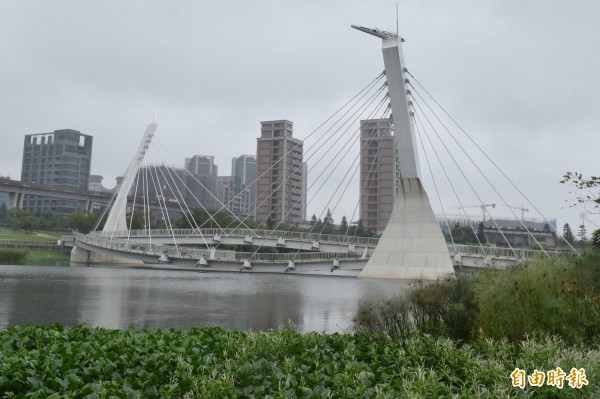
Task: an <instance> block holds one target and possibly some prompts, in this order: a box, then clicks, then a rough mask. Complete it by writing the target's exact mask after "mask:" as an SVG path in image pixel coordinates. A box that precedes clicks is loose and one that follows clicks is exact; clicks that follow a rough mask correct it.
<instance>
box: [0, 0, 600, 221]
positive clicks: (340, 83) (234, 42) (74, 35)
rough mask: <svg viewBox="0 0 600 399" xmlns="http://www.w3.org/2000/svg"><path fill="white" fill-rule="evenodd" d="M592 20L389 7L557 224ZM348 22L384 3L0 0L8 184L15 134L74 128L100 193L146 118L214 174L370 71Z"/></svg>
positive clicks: (595, 33)
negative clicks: (88, 146) (267, 133)
mask: <svg viewBox="0 0 600 399" xmlns="http://www.w3.org/2000/svg"><path fill="white" fill-rule="evenodd" d="M598 15H600V3H599V2H597V1H594V0H574V1H570V2H568V3H567V2H564V1H553V0H538V1H524V0H502V1H484V0H471V1H460V0H453V1H442V0H438V1H434V0H431V1H423V0H409V1H407V0H402V1H399V27H400V34H401V36H403V37H404V38H406V43H405V44H404V55H405V61H406V64H407V67H408V68H409V69H410V71H411V72H412V73H413V74H414V75H415V76H416V77H417V79H419V81H420V82H421V83H422V84H423V85H424V86H425V87H426V88H427V89H428V90H429V91H430V92H431V93H432V95H433V96H434V97H435V98H436V99H437V100H438V101H439V102H440V103H442V104H443V105H444V107H445V108H446V109H447V110H448V111H449V112H450V113H451V114H452V116H453V117H454V118H455V119H456V120H457V121H459V123H460V124H461V125H462V126H463V127H464V128H465V129H466V130H467V131H468V132H469V134H470V135H471V136H473V137H474V138H475V140H476V141H477V142H478V143H479V144H480V146H481V147H482V148H484V149H485V150H486V151H487V152H488V153H489V155H490V156H491V157H492V158H493V159H494V160H495V161H496V163H497V164H498V165H499V166H500V167H501V168H502V169H503V171H504V172H505V173H506V174H507V175H508V176H510V177H511V178H513V179H514V181H515V183H516V184H517V185H518V186H519V187H520V188H521V190H522V191H523V192H524V193H525V194H526V195H528V196H529V197H530V198H531V199H532V201H533V202H534V204H535V205H536V207H538V208H539V209H540V210H541V211H542V213H544V214H545V215H546V216H547V217H556V218H558V223H559V229H562V224H564V223H565V222H569V223H570V224H571V225H574V226H576V225H579V224H580V223H581V222H580V218H579V213H580V212H581V209H564V208H565V207H566V204H565V200H568V199H569V198H572V195H571V194H569V192H568V191H569V190H568V189H567V187H565V186H563V185H560V184H559V183H558V182H559V180H560V179H561V177H562V175H563V174H564V172H566V171H568V170H576V171H580V172H582V173H584V174H588V175H589V174H596V175H597V174H600V162H599V161H598V160H599V158H600V157H599V155H598V151H599V149H600V132H599V129H598V126H599V122H600V113H599V112H598V110H599V109H600V94H599V93H600V79H599V78H598V71H600V56H599V55H598V49H599V48H600V24H598ZM351 24H359V25H363V26H368V27H375V26H377V27H379V28H381V29H387V30H391V31H395V29H396V1H395V0H377V1H376V0H370V1H349V0H343V1H342V0H333V1H313V0H302V1H300V0H298V1H281V0H279V1H277V0H264V1H213V2H207V1H121V0H119V1H106V0H104V1H79V0H72V1H64V0H55V1H24V0H18V1H16V0H15V1H9V0H6V1H2V2H1V3H0V36H1V37H2V40H0V51H1V53H2V62H0V110H1V111H0V112H1V116H2V117H1V118H0V134H1V138H2V145H1V146H0V175H5V176H10V177H12V178H15V179H19V178H20V173H21V156H22V146H23V136H24V135H25V134H31V133H43V132H50V131H53V130H55V129H63V128H71V129H76V130H79V131H81V132H82V133H85V134H90V135H92V136H94V150H93V159H92V173H93V174H100V175H103V176H104V178H105V180H104V184H105V186H107V187H112V186H113V185H114V178H115V177H116V176H118V175H121V174H122V173H123V171H124V170H125V168H126V166H127V164H128V162H129V160H130V158H131V157H132V155H133V153H134V151H135V149H136V147H137V145H138V142H139V140H140V139H141V137H142V135H143V132H144V130H145V127H146V125H147V124H148V123H149V122H151V121H152V118H153V117H154V118H155V120H156V122H157V123H158V125H159V126H158V131H157V136H156V142H157V143H158V144H160V145H162V146H163V147H164V148H165V150H164V152H165V153H166V156H165V157H166V158H167V159H165V161H166V162H169V163H172V164H176V165H180V166H183V160H184V158H185V157H189V156H192V155H194V154H202V155H214V156H215V160H216V163H217V164H218V166H219V171H220V174H221V175H225V174H229V173H230V168H231V158H232V157H234V156H238V155H240V154H254V153H255V152H256V138H257V137H258V136H259V135H260V123H259V122H260V121H261V120H272V119H289V120H291V121H293V122H294V135H295V136H296V137H298V138H303V137H304V136H305V135H307V134H308V133H309V132H311V131H312V130H313V129H315V128H316V127H317V126H318V125H319V124H320V123H321V122H323V121H324V120H325V119H326V118H327V117H328V116H330V115H331V114H332V113H333V112H334V111H335V110H336V109H338V108H339V107H340V106H341V105H342V104H343V103H344V102H346V101H347V100H349V99H350V98H351V97H352V96H353V95H354V94H355V93H356V92H357V91H358V90H359V89H360V88H361V87H362V86H364V84H366V83H367V82H369V81H370V80H371V79H372V78H374V77H375V76H376V75H377V74H378V73H379V72H381V70H382V69H383V60H382V57H381V43H380V40H379V39H376V38H374V37H371V36H368V35H366V34H364V33H361V32H358V31H355V30H353V29H351V28H350V25H351ZM424 170H425V169H424ZM424 180H425V184H426V187H427V188H428V191H429V192H430V196H432V193H431V180H430V178H429V177H428V174H426V173H424ZM447 194H448V193H447V192H444V193H442V197H443V201H444V202H445V204H446V205H445V206H446V207H447V208H452V207H454V206H456V205H457V201H456V200H455V199H454V198H452V197H451V196H448V195H447ZM482 199H483V200H485V201H486V202H489V201H494V202H498V200H496V199H492V198H490V197H488V198H482ZM506 199H507V202H509V203H512V204H514V205H523V206H525V207H529V208H531V207H530V206H529V205H528V204H527V203H526V202H525V201H524V200H522V199H520V198H517V197H512V196H508V198H506ZM353 201H354V200H353ZM350 202H351V201H350ZM432 202H435V201H434V200H433V199H432ZM476 203H477V200H475V199H465V200H464V202H463V204H476ZM434 207H436V211H438V210H439V209H437V206H436V205H434ZM318 208H319V207H318V206H317V204H316V203H314V204H311V206H309V214H312V213H318V212H320V209H318ZM350 208H352V207H350V206H349V207H348V208H347V209H350ZM499 208H500V207H499ZM532 211H533V210H532ZM342 212H344V213H352V211H351V210H350V211H348V210H346V209H344V210H340V211H339V212H337V213H338V214H337V215H335V214H334V218H335V219H336V221H339V218H340V217H341V213H342ZM454 213H457V211H456V210H454ZM469 213H473V214H477V213H478V211H477V210H476V209H472V210H470V211H469ZM499 214H500V215H502V214H505V215H509V214H510V213H509V211H508V208H504V209H501V211H500V213H499ZM336 216H337V217H336ZM526 217H536V218H540V216H539V215H537V214H536V213H534V212H530V213H528V214H526ZM590 221H591V222H595V223H599V220H598V218H597V217H595V216H593V215H592V216H590ZM588 223H589V222H588ZM593 228H594V227H593V226H591V225H590V227H588V230H591V229H593Z"/></svg>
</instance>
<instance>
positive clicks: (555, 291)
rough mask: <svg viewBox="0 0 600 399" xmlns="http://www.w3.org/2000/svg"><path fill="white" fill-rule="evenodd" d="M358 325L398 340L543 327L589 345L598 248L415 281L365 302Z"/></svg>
mask: <svg viewBox="0 0 600 399" xmlns="http://www.w3.org/2000/svg"><path fill="white" fill-rule="evenodd" d="M354 328H355V331H357V332H359V333H368V334H374V333H383V334H386V335H388V336H390V337H395V338H406V337H408V336H410V335H411V334H413V333H416V332H419V333H427V334H432V335H434V336H440V337H450V338H454V339H460V340H465V341H472V340H473V339H475V338H477V337H479V336H480V335H482V336H484V337H491V338H494V339H504V338H506V339H508V340H509V341H511V342H519V341H521V340H523V339H524V337H525V336H526V335H527V334H533V333H538V332H542V333H547V334H550V335H557V336H560V337H561V338H562V339H563V340H565V341H566V342H569V343H584V344H585V343H590V342H593V341H594V340H595V339H597V338H598V337H599V336H600V253H598V252H590V253H587V254H585V255H583V256H580V257H573V258H572V259H568V260H561V261H555V260H548V259H536V260H532V261H530V262H528V263H525V264H522V265H518V266H515V267H512V268H509V269H507V270H497V269H486V270H482V271H481V272H479V273H476V274H475V276H474V277H465V276H457V277H456V278H450V279H445V280H440V281H437V282H433V283H429V284H426V283H417V284H415V286H414V287H413V289H411V290H410V291H409V292H408V294H406V295H404V296H401V297H397V298H392V299H389V300H387V301H384V302H376V303H363V304H361V305H360V306H359V309H358V311H357V314H356V316H355V318H354Z"/></svg>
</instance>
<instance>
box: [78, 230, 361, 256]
mask: <svg viewBox="0 0 600 399" xmlns="http://www.w3.org/2000/svg"><path fill="white" fill-rule="evenodd" d="M75 239H76V240H77V241H80V242H83V243H86V244H89V245H92V246H95V247H99V248H105V249H110V250H114V251H120V252H128V253H137V254H143V255H147V256H155V257H156V258H157V259H158V258H159V257H160V256H162V255H167V256H169V257H172V258H177V259H190V260H199V259H200V258H205V259H212V260H225V261H239V262H243V261H245V260H250V261H256V262H287V261H289V260H294V261H298V262H309V261H323V260H333V259H340V260H343V259H346V260H348V259H363V258H368V257H369V256H370V255H371V252H372V251H367V253H366V254H365V252H364V251H351V252H343V253H339V252H300V253H253V252H236V251H227V250H209V249H200V248H188V247H181V246H180V247H175V246H172V245H162V244H149V243H148V244H147V243H135V242H132V241H128V240H127V239H124V238H112V239H111V238H109V237H105V236H102V235H94V234H88V235H86V234H80V233H75Z"/></svg>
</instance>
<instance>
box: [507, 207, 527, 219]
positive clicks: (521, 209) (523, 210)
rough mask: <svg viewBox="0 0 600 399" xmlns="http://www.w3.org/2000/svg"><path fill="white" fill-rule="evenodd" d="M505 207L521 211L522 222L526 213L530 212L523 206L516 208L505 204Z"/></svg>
mask: <svg viewBox="0 0 600 399" xmlns="http://www.w3.org/2000/svg"><path fill="white" fill-rule="evenodd" d="M504 206H506V207H509V208H512V209H516V210H519V211H521V220H525V212H529V208H523V207H522V206H515V205H509V204H504Z"/></svg>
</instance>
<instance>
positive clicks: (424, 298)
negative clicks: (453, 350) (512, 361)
mask: <svg viewBox="0 0 600 399" xmlns="http://www.w3.org/2000/svg"><path fill="white" fill-rule="evenodd" d="M473 287H474V285H473V282H472V281H471V279H470V278H468V277H465V276H462V275H459V276H457V277H452V278H447V279H444V280H439V281H436V282H432V283H425V282H422V281H420V282H417V283H416V284H415V286H414V287H413V288H412V289H411V290H410V291H409V292H408V293H407V294H406V295H403V296H399V297H396V298H392V299H389V300H386V301H381V302H376V303H373V302H370V303H362V304H360V305H359V308H358V311H357V313H356V315H355V317H354V328H355V330H356V332H360V333H369V334H374V333H384V334H387V335H389V336H390V337H393V338H405V337H407V336H409V335H410V334H412V333H414V332H417V331H418V332H421V333H428V334H432V335H434V336H447V337H451V338H455V339H460V340H470V339H471V337H472V332H473V325H474V322H475V317H476V309H477V304H476V303H475V293H474V290H473Z"/></svg>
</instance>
